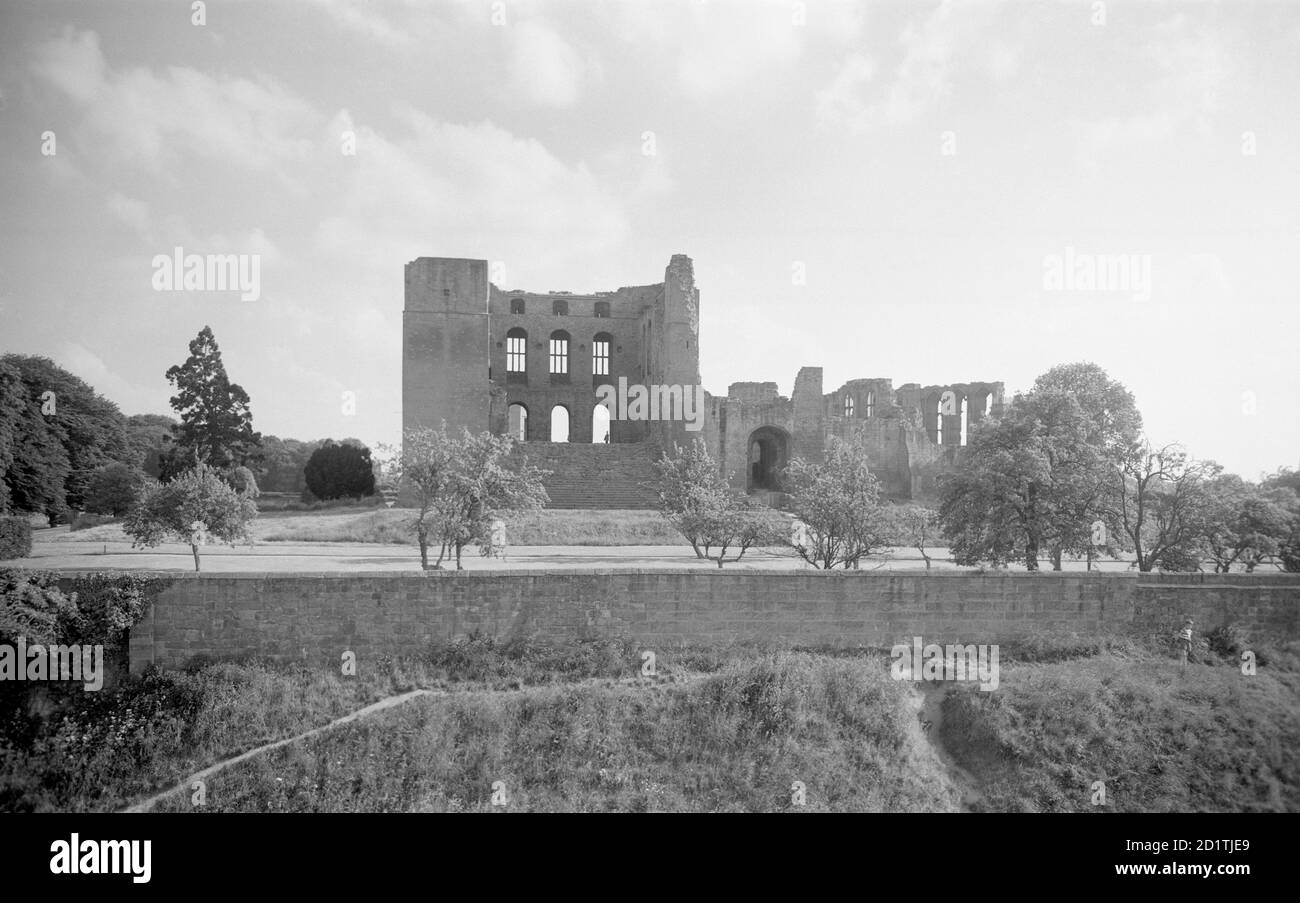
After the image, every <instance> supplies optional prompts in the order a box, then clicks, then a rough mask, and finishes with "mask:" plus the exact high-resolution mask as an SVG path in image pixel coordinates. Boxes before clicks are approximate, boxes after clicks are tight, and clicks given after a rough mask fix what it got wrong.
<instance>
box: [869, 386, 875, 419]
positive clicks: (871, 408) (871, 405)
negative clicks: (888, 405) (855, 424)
mask: <svg viewBox="0 0 1300 903" xmlns="http://www.w3.org/2000/svg"><path fill="white" fill-rule="evenodd" d="M875 412H876V393H875V392H868V393H867V416H868V417H870V416H871V415H872V414H874V413H875Z"/></svg>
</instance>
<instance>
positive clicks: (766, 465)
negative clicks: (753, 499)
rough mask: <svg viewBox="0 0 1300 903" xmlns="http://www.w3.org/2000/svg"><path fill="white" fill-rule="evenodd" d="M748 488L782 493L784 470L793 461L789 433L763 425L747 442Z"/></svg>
mask: <svg viewBox="0 0 1300 903" xmlns="http://www.w3.org/2000/svg"><path fill="white" fill-rule="evenodd" d="M746 449H747V451H746V457H745V462H746V466H745V489H746V490H747V491H749V492H758V491H766V492H780V491H781V471H782V470H783V469H785V466H786V464H788V463H789V461H790V434H789V433H787V432H786V431H785V430H783V429H780V428H779V427H775V426H760V427H759V428H758V429H756V430H754V431H753V432H752V433H750V434H749V441H748V442H747V443H746Z"/></svg>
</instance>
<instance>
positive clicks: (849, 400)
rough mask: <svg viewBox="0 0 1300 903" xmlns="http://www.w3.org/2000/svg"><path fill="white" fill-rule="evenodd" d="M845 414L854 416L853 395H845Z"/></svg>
mask: <svg viewBox="0 0 1300 903" xmlns="http://www.w3.org/2000/svg"><path fill="white" fill-rule="evenodd" d="M844 416H845V417H852V416H853V396H851V395H845V396H844Z"/></svg>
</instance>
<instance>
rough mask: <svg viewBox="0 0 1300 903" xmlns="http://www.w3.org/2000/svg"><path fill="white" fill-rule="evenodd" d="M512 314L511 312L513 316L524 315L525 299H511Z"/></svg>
mask: <svg viewBox="0 0 1300 903" xmlns="http://www.w3.org/2000/svg"><path fill="white" fill-rule="evenodd" d="M510 312H511V313H512V314H522V313H523V312H524V299H523V298H511V299H510Z"/></svg>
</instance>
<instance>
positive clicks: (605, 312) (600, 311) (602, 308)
mask: <svg viewBox="0 0 1300 903" xmlns="http://www.w3.org/2000/svg"><path fill="white" fill-rule="evenodd" d="M596 316H598V317H602V318H608V317H609V302H608V301H597V302H596Z"/></svg>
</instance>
